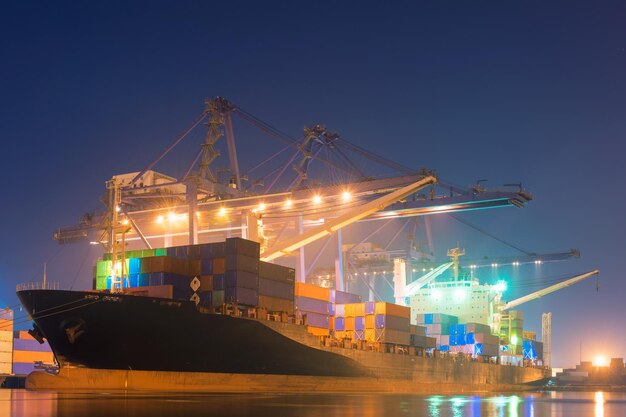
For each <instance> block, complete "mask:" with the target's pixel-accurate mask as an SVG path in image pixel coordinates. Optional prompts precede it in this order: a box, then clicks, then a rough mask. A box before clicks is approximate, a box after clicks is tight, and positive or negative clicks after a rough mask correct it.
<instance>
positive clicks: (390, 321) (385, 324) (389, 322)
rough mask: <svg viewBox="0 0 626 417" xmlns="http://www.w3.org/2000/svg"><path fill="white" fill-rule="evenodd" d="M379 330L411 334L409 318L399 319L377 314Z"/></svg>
mask: <svg viewBox="0 0 626 417" xmlns="http://www.w3.org/2000/svg"><path fill="white" fill-rule="evenodd" d="M375 317H376V319H375V320H376V328H377V329H392V330H400V331H403V332H407V333H409V324H410V323H409V318H408V317H398V316H392V315H386V314H376V316H375Z"/></svg>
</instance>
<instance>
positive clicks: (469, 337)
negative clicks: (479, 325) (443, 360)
mask: <svg viewBox="0 0 626 417" xmlns="http://www.w3.org/2000/svg"><path fill="white" fill-rule="evenodd" d="M474 343H476V340H475V339H474V333H467V334H466V335H465V344H467V345H473V344H474Z"/></svg>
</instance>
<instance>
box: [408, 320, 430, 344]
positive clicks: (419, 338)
mask: <svg viewBox="0 0 626 417" xmlns="http://www.w3.org/2000/svg"><path fill="white" fill-rule="evenodd" d="M409 333H410V338H411V346H414V347H419V348H424V349H433V348H435V347H437V339H435V338H434V337H428V336H426V327H423V326H416V325H415V324H411V325H410V326H409Z"/></svg>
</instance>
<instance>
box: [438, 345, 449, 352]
mask: <svg viewBox="0 0 626 417" xmlns="http://www.w3.org/2000/svg"><path fill="white" fill-rule="evenodd" d="M439 350H440V351H442V352H449V351H450V346H449V345H441V346H439Z"/></svg>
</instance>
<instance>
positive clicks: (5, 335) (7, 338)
mask: <svg viewBox="0 0 626 417" xmlns="http://www.w3.org/2000/svg"><path fill="white" fill-rule="evenodd" d="M12 341H13V332H11V331H8V330H0V342H12Z"/></svg>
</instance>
